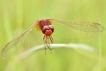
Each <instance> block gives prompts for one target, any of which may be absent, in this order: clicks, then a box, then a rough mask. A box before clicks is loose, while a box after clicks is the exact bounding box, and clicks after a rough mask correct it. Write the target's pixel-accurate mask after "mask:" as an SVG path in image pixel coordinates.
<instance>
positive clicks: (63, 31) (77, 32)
mask: <svg viewBox="0 0 106 71" xmlns="http://www.w3.org/2000/svg"><path fill="white" fill-rule="evenodd" d="M49 20H50V21H51V23H53V24H52V25H53V26H54V29H55V31H54V33H56V34H53V35H54V36H56V37H59V38H62V39H81V38H91V37H96V36H98V35H100V34H101V32H102V31H104V27H103V26H101V25H100V24H98V23H94V22H73V21H69V20H58V19H49Z"/></svg>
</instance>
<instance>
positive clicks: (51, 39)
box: [49, 36, 54, 44]
mask: <svg viewBox="0 0 106 71" xmlns="http://www.w3.org/2000/svg"><path fill="white" fill-rule="evenodd" d="M49 38H50V41H51V43H52V44H53V42H54V40H53V38H52V36H49Z"/></svg>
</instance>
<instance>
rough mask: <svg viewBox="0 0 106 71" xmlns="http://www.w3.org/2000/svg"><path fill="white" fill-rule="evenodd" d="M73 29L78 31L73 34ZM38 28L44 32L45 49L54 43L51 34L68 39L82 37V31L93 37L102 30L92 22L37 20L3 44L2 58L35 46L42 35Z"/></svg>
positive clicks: (102, 28) (86, 35)
mask: <svg viewBox="0 0 106 71" xmlns="http://www.w3.org/2000/svg"><path fill="white" fill-rule="evenodd" d="M53 22H54V23H53ZM52 23H53V24H52ZM73 29H74V30H76V31H78V32H76V31H75V33H76V34H75V35H74V36H73V33H72V32H70V31H71V30H73ZM38 30H41V32H42V33H43V34H44V37H43V41H44V47H45V50H46V48H47V47H48V48H49V49H50V50H51V48H50V44H53V43H54V39H53V37H52V36H55V37H58V38H61V39H68V40H69V39H77V38H81V37H82V38H83V37H84V36H82V34H83V33H84V34H85V37H88V38H89V37H93V36H94V37H95V36H97V34H100V33H101V32H102V31H104V27H103V26H102V25H100V24H98V23H94V22H73V21H69V20H58V19H44V20H38V21H37V22H36V23H35V24H33V25H32V26H31V27H29V28H28V29H27V30H26V31H24V32H23V33H22V34H21V35H19V36H17V37H16V38H14V39H13V40H11V41H10V42H9V43H7V44H6V45H5V46H4V48H3V49H2V56H3V58H8V57H11V56H14V55H16V54H15V52H17V51H20V52H23V51H25V50H28V49H30V48H31V47H34V46H36V44H38V43H37V42H38V41H39V40H40V38H38V36H41V35H42V34H41V32H40V33H39V34H38ZM78 33H79V35H78ZM61 34H62V35H61ZM80 35H81V36H80ZM76 36H77V37H76ZM36 37H37V38H36ZM40 42H41V41H40ZM19 48H20V49H19Z"/></svg>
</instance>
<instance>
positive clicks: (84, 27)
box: [50, 19, 105, 32]
mask: <svg viewBox="0 0 106 71" xmlns="http://www.w3.org/2000/svg"><path fill="white" fill-rule="evenodd" d="M50 20H51V21H55V22H58V23H61V24H64V25H67V26H70V27H71V28H75V29H77V30H81V31H84V32H102V31H104V29H105V28H104V27H103V26H102V25H100V24H99V23H94V22H73V21H69V20H57V19H50Z"/></svg>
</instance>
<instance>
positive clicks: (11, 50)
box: [2, 24, 42, 58]
mask: <svg viewBox="0 0 106 71" xmlns="http://www.w3.org/2000/svg"><path fill="white" fill-rule="evenodd" d="M40 33H41V32H39V31H37V30H36V28H35V24H34V25H32V26H31V27H30V28H28V29H27V30H26V31H25V32H23V33H22V34H21V35H19V36H18V37H16V38H14V39H13V40H12V41H10V42H9V43H8V44H7V45H6V46H5V47H4V48H3V49H2V57H3V58H9V57H13V56H15V55H17V54H20V53H22V52H24V51H26V50H28V49H30V48H31V47H34V46H36V45H38V44H40V43H42V42H40V41H41V40H42V39H41V37H40V36H42V34H40ZM38 36H39V37H38Z"/></svg>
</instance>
